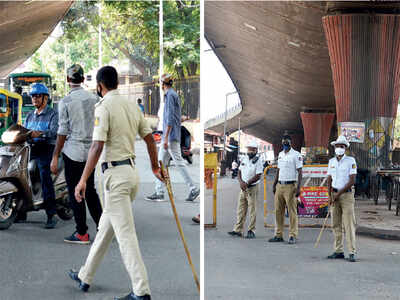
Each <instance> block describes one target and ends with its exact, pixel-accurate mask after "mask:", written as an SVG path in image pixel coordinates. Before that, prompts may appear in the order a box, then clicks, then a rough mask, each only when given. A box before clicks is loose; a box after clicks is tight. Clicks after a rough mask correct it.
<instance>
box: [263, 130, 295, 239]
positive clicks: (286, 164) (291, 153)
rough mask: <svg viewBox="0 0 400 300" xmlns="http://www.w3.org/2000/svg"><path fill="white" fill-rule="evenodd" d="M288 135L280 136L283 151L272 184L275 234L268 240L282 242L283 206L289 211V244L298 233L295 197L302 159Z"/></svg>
mask: <svg viewBox="0 0 400 300" xmlns="http://www.w3.org/2000/svg"><path fill="white" fill-rule="evenodd" d="M291 141H292V140H291V138H290V136H289V135H284V136H283V137H282V146H283V151H281V152H280V153H279V156H278V172H277V174H276V177H275V182H274V185H273V192H274V194H275V236H274V237H273V238H271V239H269V242H283V241H284V240H283V226H284V223H285V220H284V217H285V207H287V208H288V211H289V242H288V243H289V244H295V243H296V239H297V234H298V231H299V229H298V219H297V204H298V202H297V197H298V196H299V195H300V185H301V179H302V167H303V159H302V156H301V154H300V153H299V152H298V151H296V150H294V149H293V148H292V147H291Z"/></svg>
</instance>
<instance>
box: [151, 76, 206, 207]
mask: <svg viewBox="0 0 400 300" xmlns="http://www.w3.org/2000/svg"><path fill="white" fill-rule="evenodd" d="M161 80H162V88H163V90H164V102H165V103H164V114H163V118H162V119H163V137H162V142H161V146H160V149H159V153H158V160H161V161H162V162H163V164H164V165H165V166H166V165H167V163H168V162H169V159H170V157H171V158H172V159H173V160H174V162H175V163H176V165H177V167H178V170H179V172H180V173H181V175H182V177H183V179H184V181H185V183H186V185H187V186H188V187H189V189H190V192H189V196H188V197H187V198H186V201H194V200H195V199H196V198H197V197H198V196H199V195H200V189H199V188H198V187H196V186H195V184H194V182H193V180H192V178H191V177H190V174H189V171H188V168H187V167H186V164H185V161H184V160H183V158H182V154H181V145H180V143H181V101H180V99H179V96H178V94H177V93H176V92H175V91H174V89H173V88H172V84H173V80H172V77H171V75H169V74H164V75H163V76H162V77H161ZM155 190H156V191H155V193H154V194H152V195H149V196H147V197H146V199H147V200H149V201H155V202H159V201H164V190H165V188H164V186H163V184H162V183H161V182H160V181H157V182H156V186H155Z"/></svg>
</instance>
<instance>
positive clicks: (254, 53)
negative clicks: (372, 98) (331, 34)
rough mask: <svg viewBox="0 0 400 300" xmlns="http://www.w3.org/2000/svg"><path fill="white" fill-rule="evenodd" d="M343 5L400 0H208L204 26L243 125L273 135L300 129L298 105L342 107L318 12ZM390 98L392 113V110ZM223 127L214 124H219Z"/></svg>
mask: <svg viewBox="0 0 400 300" xmlns="http://www.w3.org/2000/svg"><path fill="white" fill-rule="evenodd" d="M348 13H351V14H353V13H355V14H366V15H374V14H376V13H381V14H396V13H399V2H398V1H388V2H366V1H363V2H349V1H343V2H334V1H330V2H292V1H290V2H245V3H243V2H242V3H241V2H218V1H216V2H210V1H206V2H205V34H206V37H207V39H208V40H209V41H210V42H211V46H212V47H215V53H216V55H217V56H218V57H219V58H220V60H221V62H222V64H223V65H224V66H225V68H226V69H227V71H228V73H229V75H230V76H231V78H232V81H233V82H234V84H235V85H236V87H237V88H238V89H239V94H240V97H241V100H242V106H243V111H242V113H241V114H240V115H239V117H240V118H241V119H240V123H241V128H244V129H245V131H246V133H250V134H253V135H255V136H257V137H259V138H262V139H265V140H267V141H269V142H271V143H277V142H279V140H280V137H281V135H282V133H283V132H284V131H285V130H289V131H291V133H293V134H301V133H303V126H302V123H301V118H300V112H302V111H306V112H321V113H326V112H337V109H341V112H338V113H339V114H343V113H346V109H345V107H344V106H341V105H339V106H338V101H339V102H340V101H343V99H341V98H340V97H336V102H335V94H334V84H333V80H332V71H331V62H330V56H329V50H328V46H327V38H326V36H325V34H324V28H323V22H322V19H323V17H324V16H326V15H336V14H348ZM387 34H388V33H387ZM338 38H339V37H338ZM354 40H355V41H357V36H354ZM339 44H340V41H339ZM385 45H386V44H385ZM362 59H364V60H365V61H364V62H363V63H365V64H368V63H369V62H368V59H367V58H366V57H363V58H362ZM383 59H385V58H383ZM360 67H361V66H360ZM360 70H361V71H362V69H360ZM368 72H369V71H368ZM392 73H393V72H392ZM373 75H374V74H372V73H370V74H369V75H368V76H373ZM355 84H360V83H353V87H355ZM361 84H362V83H361ZM386 90H389V89H386ZM355 92H357V93H360V89H357V91H355V90H353V91H352V93H355ZM336 96H338V95H337V93H336ZM392 96H393V95H389V94H388V97H389V98H390V97H392ZM394 96H395V95H394ZM391 99H393V98H391ZM386 102H387V103H389V102H390V101H389V100H388V101H385V103H386ZM348 103H353V105H356V106H357V105H359V102H358V103H357V102H356V101H354V102H353V101H352V100H351V101H350V100H349V102H348ZM390 103H391V104H392V105H391V107H390V109H389V110H390V114H393V113H394V114H395V111H394V110H395V109H394V104H393V102H390ZM396 103H397V102H396ZM370 105H376V103H372V102H371V104H370ZM381 106H385V107H386V105H385V104H382V105H381ZM368 110H369V109H368ZM369 111H370V110H369ZM352 115H353V114H352ZM379 116H380V115H379V114H378V115H377V117H379ZM338 119H339V118H338ZM347 121H359V120H358V119H357V120H355V119H354V120H352V118H350V119H348V120H347ZM339 122H340V120H339ZM237 125H238V120H236V119H233V120H230V121H229V122H228V130H230V131H234V130H235V129H237V128H238V126H237ZM367 125H368V124H367ZM221 128H222V125H221V126H219V127H214V128H213V129H214V130H217V131H220V132H221V131H222V130H221ZM367 128H368V127H367Z"/></svg>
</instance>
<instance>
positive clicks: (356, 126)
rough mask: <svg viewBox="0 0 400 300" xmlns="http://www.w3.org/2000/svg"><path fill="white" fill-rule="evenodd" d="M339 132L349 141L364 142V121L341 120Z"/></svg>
mask: <svg viewBox="0 0 400 300" xmlns="http://www.w3.org/2000/svg"><path fill="white" fill-rule="evenodd" d="M339 134H340V135H344V136H345V137H346V139H347V140H348V141H349V142H351V143H364V134H365V124H364V122H341V123H339Z"/></svg>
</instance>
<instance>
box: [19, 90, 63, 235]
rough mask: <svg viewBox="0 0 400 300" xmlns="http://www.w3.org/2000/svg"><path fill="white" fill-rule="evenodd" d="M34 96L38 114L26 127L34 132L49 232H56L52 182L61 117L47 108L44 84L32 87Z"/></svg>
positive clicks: (33, 114) (34, 151) (34, 153)
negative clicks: (52, 159) (51, 164)
mask: <svg viewBox="0 0 400 300" xmlns="http://www.w3.org/2000/svg"><path fill="white" fill-rule="evenodd" d="M30 95H31V97H32V104H33V105H34V106H35V107H36V109H35V111H32V112H30V113H29V114H28V115H27V117H26V120H25V124H24V126H25V127H26V128H28V129H30V130H31V134H30V137H31V141H30V143H31V144H32V147H31V159H34V160H35V161H36V163H37V166H38V168H39V173H40V181H41V185H42V192H43V201H44V206H45V209H46V214H47V222H46V224H45V228H46V229H52V228H54V227H55V226H56V224H57V218H56V217H55V216H54V215H55V214H56V202H55V201H56V194H55V191H54V184H53V180H52V178H51V172H50V162H51V157H52V155H53V150H54V144H55V142H56V136H57V129H58V115H57V112H56V111H54V110H53V109H52V108H51V107H49V106H48V105H47V101H48V100H49V90H48V89H47V87H46V86H45V85H44V84H41V83H35V84H33V85H32V87H31V91H30ZM23 219H26V214H25V215H22V216H19V220H23Z"/></svg>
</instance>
